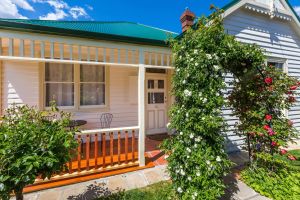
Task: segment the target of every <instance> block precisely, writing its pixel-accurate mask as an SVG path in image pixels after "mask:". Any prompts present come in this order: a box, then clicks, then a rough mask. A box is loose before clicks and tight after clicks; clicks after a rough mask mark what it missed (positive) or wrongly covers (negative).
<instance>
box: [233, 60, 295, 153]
mask: <svg viewBox="0 0 300 200" xmlns="http://www.w3.org/2000/svg"><path fill="white" fill-rule="evenodd" d="M243 71H244V73H243V74H242V75H241V76H238V79H236V80H235V81H234V82H233V86H234V89H233V91H232V92H231V94H230V96H229V98H228V99H229V103H230V105H231V106H232V107H233V110H234V114H235V115H236V116H238V118H239V120H240V121H239V123H238V124H237V129H238V132H239V133H240V134H242V135H245V136H246V137H247V140H248V142H249V147H250V151H251V153H252V155H254V154H255V153H259V152H265V153H270V154H274V153H282V154H285V150H284V149H282V148H284V147H286V146H287V143H288V142H291V141H293V138H296V137H297V131H296V129H295V128H294V127H293V122H292V121H290V120H288V118H287V116H286V113H285V111H286V110H289V109H290V108H291V106H293V105H294V104H295V102H296V89H297V88H298V86H299V83H298V80H297V79H295V78H293V77H290V76H288V75H287V74H286V73H284V72H283V69H281V68H277V67H275V66H272V65H268V66H267V65H264V64H260V65H257V66H253V67H252V68H247V67H245V68H244V69H243ZM290 157H291V158H293V157H292V156H290Z"/></svg>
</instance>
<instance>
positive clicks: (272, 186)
mask: <svg viewBox="0 0 300 200" xmlns="http://www.w3.org/2000/svg"><path fill="white" fill-rule="evenodd" d="M241 176H242V180H243V181H244V182H245V183H246V184H247V185H249V186H250V187H252V188H253V189H254V190H255V191H257V192H259V193H260V194H262V195H264V196H266V197H269V198H271V199H275V200H286V199H289V200H298V199H300V172H299V171H297V170H293V168H292V167H291V166H290V165H289V164H288V163H287V162H285V161H283V160H280V159H278V158H276V157H273V156H270V155H257V158H256V161H255V162H254V163H253V164H252V166H250V167H248V168H247V169H245V170H243V171H242V173H241Z"/></svg>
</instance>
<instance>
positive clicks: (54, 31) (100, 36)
mask: <svg viewBox="0 0 300 200" xmlns="http://www.w3.org/2000/svg"><path fill="white" fill-rule="evenodd" d="M0 29H5V30H14V31H25V32H31V33H43V34H51V35H60V36H72V37H80V38H87V39H97V40H109V41H116V42H125V43H134V44H142V45H153V46H162V47H167V46H168V44H167V41H162V40H155V39H147V38H138V37H129V36H122V35H113V34H105V33H95V32H89V31H80V30H76V31H74V30H70V29H64V28H57V27H48V26H41V25H33V24H25V23H21V22H11V21H3V20H2V21H1V20H0Z"/></svg>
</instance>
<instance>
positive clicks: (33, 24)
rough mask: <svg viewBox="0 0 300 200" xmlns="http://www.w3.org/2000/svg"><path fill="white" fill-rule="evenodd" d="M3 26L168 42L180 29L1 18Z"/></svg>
mask: <svg viewBox="0 0 300 200" xmlns="http://www.w3.org/2000/svg"><path fill="white" fill-rule="evenodd" d="M0 29H9V30H18V31H29V32H38V33H47V34H56V35H64V36H74V37H82V38H90V39H100V40H113V41H119V42H130V43H138V44H148V45H158V46H166V45H167V43H166V41H167V39H168V38H169V37H176V36H177V33H174V32H170V31H166V30H162V29H159V28H155V27H151V26H146V25H143V24H139V23H133V22H125V21H119V22H101V21H54V20H32V19H0Z"/></svg>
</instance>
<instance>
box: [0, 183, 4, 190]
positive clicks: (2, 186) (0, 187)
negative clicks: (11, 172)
mask: <svg viewBox="0 0 300 200" xmlns="http://www.w3.org/2000/svg"><path fill="white" fill-rule="evenodd" d="M3 190H4V184H3V183H0V191H3Z"/></svg>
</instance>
